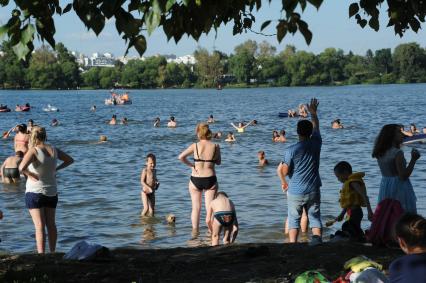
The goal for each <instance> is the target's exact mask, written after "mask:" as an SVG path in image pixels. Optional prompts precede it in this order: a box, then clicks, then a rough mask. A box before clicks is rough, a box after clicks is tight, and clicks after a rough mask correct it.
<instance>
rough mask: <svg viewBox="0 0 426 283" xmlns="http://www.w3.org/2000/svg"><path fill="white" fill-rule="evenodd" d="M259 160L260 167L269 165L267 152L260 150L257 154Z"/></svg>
mask: <svg viewBox="0 0 426 283" xmlns="http://www.w3.org/2000/svg"><path fill="white" fill-rule="evenodd" d="M257 158H258V159H259V166H262V167H263V166H265V165H268V164H269V161H268V159H266V158H265V152H264V151H263V150H259V151H258V152H257Z"/></svg>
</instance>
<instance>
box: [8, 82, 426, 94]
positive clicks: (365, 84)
mask: <svg viewBox="0 0 426 283" xmlns="http://www.w3.org/2000/svg"><path fill="white" fill-rule="evenodd" d="M422 84H426V83H390V84H373V83H363V84H334V85H297V86H271V85H267V84H265V85H227V86H224V87H223V88H222V89H217V88H214V87H211V88H206V87H197V86H194V87H189V88H180V87H168V88H115V89H114V90H115V91H129V92H130V91H138V90H186V89H195V90H217V91H221V90H226V89H265V88H272V89H274V88H319V87H321V88H323V87H324V88H327V87H329V88H332V87H357V86H392V85H397V86H403V85H422ZM92 90H99V91H101V90H102V91H107V92H110V91H111V89H106V88H104V89H103V88H91V87H82V88H73V89H49V88H48V89H42V88H0V91H92Z"/></svg>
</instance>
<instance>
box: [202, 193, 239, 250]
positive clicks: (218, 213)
mask: <svg viewBox="0 0 426 283" xmlns="http://www.w3.org/2000/svg"><path fill="white" fill-rule="evenodd" d="M206 218H207V219H208V223H207V225H208V227H209V230H210V231H212V244H211V245H212V246H217V245H219V237H220V233H221V231H222V229H223V244H224V245H226V244H231V243H233V242H234V241H235V239H236V238H237V235H238V219H237V213H236V211H235V205H234V203H233V202H232V201H231V200H230V199H229V197H228V195H227V194H226V193H225V192H218V193H216V195H215V198H214V199H213V201H212V202H211V203H210V206H209V209H208V211H207V217H206Z"/></svg>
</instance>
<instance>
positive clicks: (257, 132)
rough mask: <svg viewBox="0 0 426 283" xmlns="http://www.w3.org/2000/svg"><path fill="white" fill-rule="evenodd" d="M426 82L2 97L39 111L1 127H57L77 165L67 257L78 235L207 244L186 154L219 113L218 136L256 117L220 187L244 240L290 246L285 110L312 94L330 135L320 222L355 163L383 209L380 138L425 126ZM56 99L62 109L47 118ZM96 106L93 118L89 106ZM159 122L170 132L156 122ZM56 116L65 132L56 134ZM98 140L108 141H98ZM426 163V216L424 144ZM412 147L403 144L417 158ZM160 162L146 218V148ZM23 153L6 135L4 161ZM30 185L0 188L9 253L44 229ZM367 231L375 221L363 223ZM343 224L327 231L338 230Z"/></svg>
mask: <svg viewBox="0 0 426 283" xmlns="http://www.w3.org/2000/svg"><path fill="white" fill-rule="evenodd" d="M425 92H426V85H422V84H417V85H387V86H348V87H306V88H266V89H262V88H259V89H224V90H222V91H217V90H196V89H193V90H138V91H132V92H131V97H132V99H133V105H127V106H105V105H104V104H103V101H104V99H105V98H107V97H108V95H109V94H108V91H0V102H1V103H3V104H8V105H9V106H12V108H13V106H14V105H16V104H24V103H26V102H29V103H30V104H31V105H34V106H35V108H33V109H32V110H31V112H28V113H24V112H21V113H18V112H10V113H0V130H1V131H6V130H8V129H9V128H10V127H12V126H14V125H15V124H17V123H26V122H27V120H28V119H30V118H31V119H34V121H35V122H36V123H37V124H40V125H43V126H46V127H47V130H48V140H49V142H50V143H52V144H53V145H55V146H56V147H58V148H60V149H62V150H64V151H66V152H67V153H69V154H70V155H71V156H72V157H73V158H74V159H75V161H76V162H75V163H74V164H73V165H72V166H70V167H68V168H66V169H65V170H63V171H60V172H59V173H58V182H59V184H58V190H59V204H58V209H57V225H58V233H59V238H58V250H59V251H67V250H69V249H70V247H72V246H73V245H74V244H75V243H76V242H77V241H79V240H87V241H90V242H96V243H100V244H102V245H105V246H107V247H112V248H114V247H133V248H168V247H178V246H179V247H184V246H195V245H206V244H208V241H207V236H206V227H205V224H204V221H203V218H204V217H205V212H204V211H203V214H202V218H201V219H202V220H201V223H203V224H202V225H203V226H202V229H201V235H200V237H199V239H197V240H190V238H191V222H190V212H191V202H190V197H189V193H188V181H189V175H190V170H189V169H188V167H187V166H185V165H183V164H181V163H180V162H179V161H178V159H177V156H178V154H179V153H180V152H181V151H182V150H184V149H185V148H186V147H187V146H189V145H190V144H191V143H192V142H194V141H195V135H194V128H195V125H196V123H197V122H200V121H205V120H206V119H207V117H208V116H209V115H210V114H213V115H214V117H215V118H216V119H217V120H218V122H217V123H215V124H213V125H212V126H211V128H212V130H213V131H222V132H224V133H226V132H228V131H231V130H232V127H231V126H230V125H229V123H230V122H238V121H241V120H244V121H249V120H251V119H256V120H258V121H259V125H257V126H253V127H249V128H248V129H247V131H246V132H245V133H243V134H236V139H237V142H236V143H235V144H228V143H226V142H224V141H219V144H220V147H221V150H222V165H220V166H217V175H218V180H219V184H220V189H221V190H224V191H226V192H227V193H228V194H229V195H230V197H231V199H232V200H233V201H234V203H235V205H236V208H237V213H238V219H239V223H240V233H239V236H238V239H237V241H238V242H239V243H247V242H276V243H281V242H283V241H284V234H283V221H284V217H285V215H286V209H287V203H286V198H285V196H284V194H283V192H282V191H281V188H280V182H279V179H278V177H277V176H276V166H277V165H278V163H279V162H280V161H281V160H282V156H283V152H284V150H285V148H286V146H287V145H288V144H293V143H295V142H297V135H296V133H295V127H296V123H297V121H298V120H297V119H285V118H279V117H278V115H277V114H278V112H283V111H286V110H287V109H289V108H295V107H296V106H297V105H298V104H299V103H302V102H304V103H306V102H308V101H309V99H310V98H311V97H317V98H318V99H319V101H320V106H319V117H320V123H321V131H322V136H323V147H322V152H321V167H320V172H321V178H322V182H323V186H322V188H321V191H322V204H321V209H322V218H323V220H327V219H330V218H331V217H333V216H336V215H337V214H338V213H339V211H340V208H339V203H338V192H339V189H340V186H341V184H339V183H338V181H337V180H336V178H335V176H334V174H333V167H334V165H335V164H336V163H337V162H338V161H341V160H347V161H349V162H350V163H351V164H352V166H353V168H354V171H365V172H366V177H365V180H366V183H367V189H368V193H369V196H370V200H371V203H372V204H373V208H374V207H375V205H376V203H377V194H378V190H379V183H380V172H379V168H378V166H377V163H376V160H375V159H373V158H371V151H372V147H373V142H374V138H375V137H376V135H377V133H378V132H379V130H380V128H381V127H382V125H384V124H386V123H402V124H405V125H408V124H409V123H410V122H414V123H417V125H418V127H419V128H420V127H423V126H426V121H425V115H424V105H425V102H424V101H425V100H424V98H425ZM48 103H50V104H52V105H55V106H57V107H59V108H60V112H58V113H47V112H43V111H42V108H43V107H44V106H45V105H47V104H48ZM94 104H95V105H97V111H96V112H95V113H93V112H90V110H89V109H90V107H91V105H94ZM112 114H117V116H118V118H119V119H120V118H122V117H124V116H125V117H127V118H128V119H129V120H130V123H129V125H128V126H122V125H116V126H110V125H108V124H107V123H106V121H107V120H109V118H110V117H111V115H112ZM169 115H174V116H175V117H176V119H177V121H178V125H179V127H178V128H176V129H167V128H166V127H165V124H166V120H167V119H168V117H169ZM157 116H159V117H161V121H162V125H161V127H160V128H154V127H153V126H152V124H153V123H152V121H153V119H154V118H155V117H157ZM53 118H57V119H58V120H59V121H60V123H61V125H60V126H59V127H55V128H53V127H50V126H49V124H50V121H51V120H52V119H53ZM336 118H340V119H342V122H343V123H344V125H345V127H346V128H345V129H343V130H332V129H331V128H330V122H331V121H332V120H334V119H336ZM282 128H284V129H286V131H287V133H288V142H287V144H278V143H272V142H271V132H272V130H274V129H278V130H279V129H282ZM100 135H106V136H108V142H107V143H104V144H96V141H97V140H98V138H99V136H100ZM415 146H416V147H417V148H418V149H419V150H420V152H421V153H422V154H423V157H422V158H421V159H420V160H419V161H418V163H417V164H416V167H415V170H414V173H413V174H412V176H411V181H412V183H413V186H414V190H415V192H416V194H417V198H418V202H417V206H418V210H419V212H420V213H422V214H423V215H425V214H426V204H425V200H426V187H425V179H426V166H425V165H426V145H424V144H416V145H415ZM259 150H264V151H265V153H266V157H267V158H268V159H269V160H270V162H271V165H270V166H268V167H266V168H259V167H258V166H257V152H258V151H259ZM410 150H411V147H408V146H407V147H404V151H405V153H406V157H407V158H409V157H410V156H409V153H410ZM149 152H153V153H155V154H156V156H157V169H158V178H159V181H160V182H161V186H160V188H159V190H158V191H157V193H156V199H157V206H156V208H157V214H156V217H155V218H152V219H142V218H141V217H140V216H139V214H140V211H141V201H140V172H141V169H142V168H143V166H144V163H145V158H144V157H145V156H146V154H147V153H149ZM12 153H13V142H12V140H11V139H9V140H0V159H1V160H4V159H5V158H6V157H7V156H9V155H11V154H12ZM24 191H25V187H24V185H22V186H21V187H18V188H17V187H13V186H6V185H3V186H0V209H2V210H3V213H4V216H5V217H4V219H3V220H2V221H0V238H1V240H2V242H1V243H0V249H1V250H6V251H10V252H28V251H34V250H35V239H34V227H33V223H32V221H31V218H30V215H29V213H28V210H27V209H26V208H25V204H24ZM168 213H174V214H175V215H176V219H177V222H176V225H175V226H174V227H172V226H168V225H167V224H166V223H165V216H166V215H167V214H168ZM363 226H364V227H365V228H367V227H368V222H367V221H366V220H365V221H364V222H363ZM337 228H339V225H337V224H336V225H335V226H333V227H331V228H330V229H328V228H326V230H325V233H326V234H330V233H332V232H333V231H335V230H336V229H337Z"/></svg>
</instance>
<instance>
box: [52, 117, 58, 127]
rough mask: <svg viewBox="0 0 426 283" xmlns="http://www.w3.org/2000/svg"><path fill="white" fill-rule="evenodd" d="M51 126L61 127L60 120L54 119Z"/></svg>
mask: <svg viewBox="0 0 426 283" xmlns="http://www.w3.org/2000/svg"><path fill="white" fill-rule="evenodd" d="M50 126H52V127H56V126H59V121H58V119H56V118H54V119H52V122H50Z"/></svg>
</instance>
